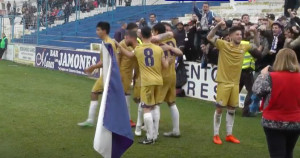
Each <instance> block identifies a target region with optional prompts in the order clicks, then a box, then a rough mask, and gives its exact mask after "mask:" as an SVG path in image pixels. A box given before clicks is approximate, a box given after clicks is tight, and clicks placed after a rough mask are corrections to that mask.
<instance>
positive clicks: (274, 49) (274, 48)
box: [270, 32, 282, 53]
mask: <svg viewBox="0 0 300 158" xmlns="http://www.w3.org/2000/svg"><path fill="white" fill-rule="evenodd" d="M281 33H282V32H280V33H279V34H278V35H275V36H274V39H273V42H272V46H271V50H270V52H272V53H276V52H277V45H278V37H279V36H280V35H281Z"/></svg>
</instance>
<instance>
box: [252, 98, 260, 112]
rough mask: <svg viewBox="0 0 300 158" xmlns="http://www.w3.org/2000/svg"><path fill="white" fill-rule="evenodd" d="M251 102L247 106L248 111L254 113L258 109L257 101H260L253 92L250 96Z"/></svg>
mask: <svg viewBox="0 0 300 158" xmlns="http://www.w3.org/2000/svg"><path fill="white" fill-rule="evenodd" d="M251 100H252V102H251V104H250V106H249V109H250V112H251V113H256V112H258V111H259V102H260V98H258V96H256V95H255V94H253V95H252V96H251Z"/></svg>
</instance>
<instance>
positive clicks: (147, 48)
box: [134, 43, 164, 87]
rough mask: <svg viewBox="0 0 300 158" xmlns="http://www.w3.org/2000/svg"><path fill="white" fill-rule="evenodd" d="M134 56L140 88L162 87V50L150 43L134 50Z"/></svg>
mask: <svg viewBox="0 0 300 158" xmlns="http://www.w3.org/2000/svg"><path fill="white" fill-rule="evenodd" d="M134 54H135V56H136V58H137V61H138V64H139V69H140V75H141V86H142V87H143V86H153V85H163V79H162V72H161V71H162V61H161V60H162V58H163V57H164V51H163V50H162V48H161V47H159V46H157V45H155V44H152V43H143V44H142V45H140V46H137V47H136V48H135V50H134Z"/></svg>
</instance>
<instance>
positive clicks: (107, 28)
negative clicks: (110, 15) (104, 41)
mask: <svg viewBox="0 0 300 158" xmlns="http://www.w3.org/2000/svg"><path fill="white" fill-rule="evenodd" d="M98 27H99V28H101V29H102V30H105V31H106V34H109V31H110V24H109V23H108V22H105V21H100V22H99V23H98V24H97V28H98Z"/></svg>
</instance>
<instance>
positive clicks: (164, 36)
mask: <svg viewBox="0 0 300 158" xmlns="http://www.w3.org/2000/svg"><path fill="white" fill-rule="evenodd" d="M173 37H174V33H173V32H166V33H162V34H159V35H156V36H152V38H151V42H153V43H158V42H159V41H163V40H166V39H169V38H173Z"/></svg>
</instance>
